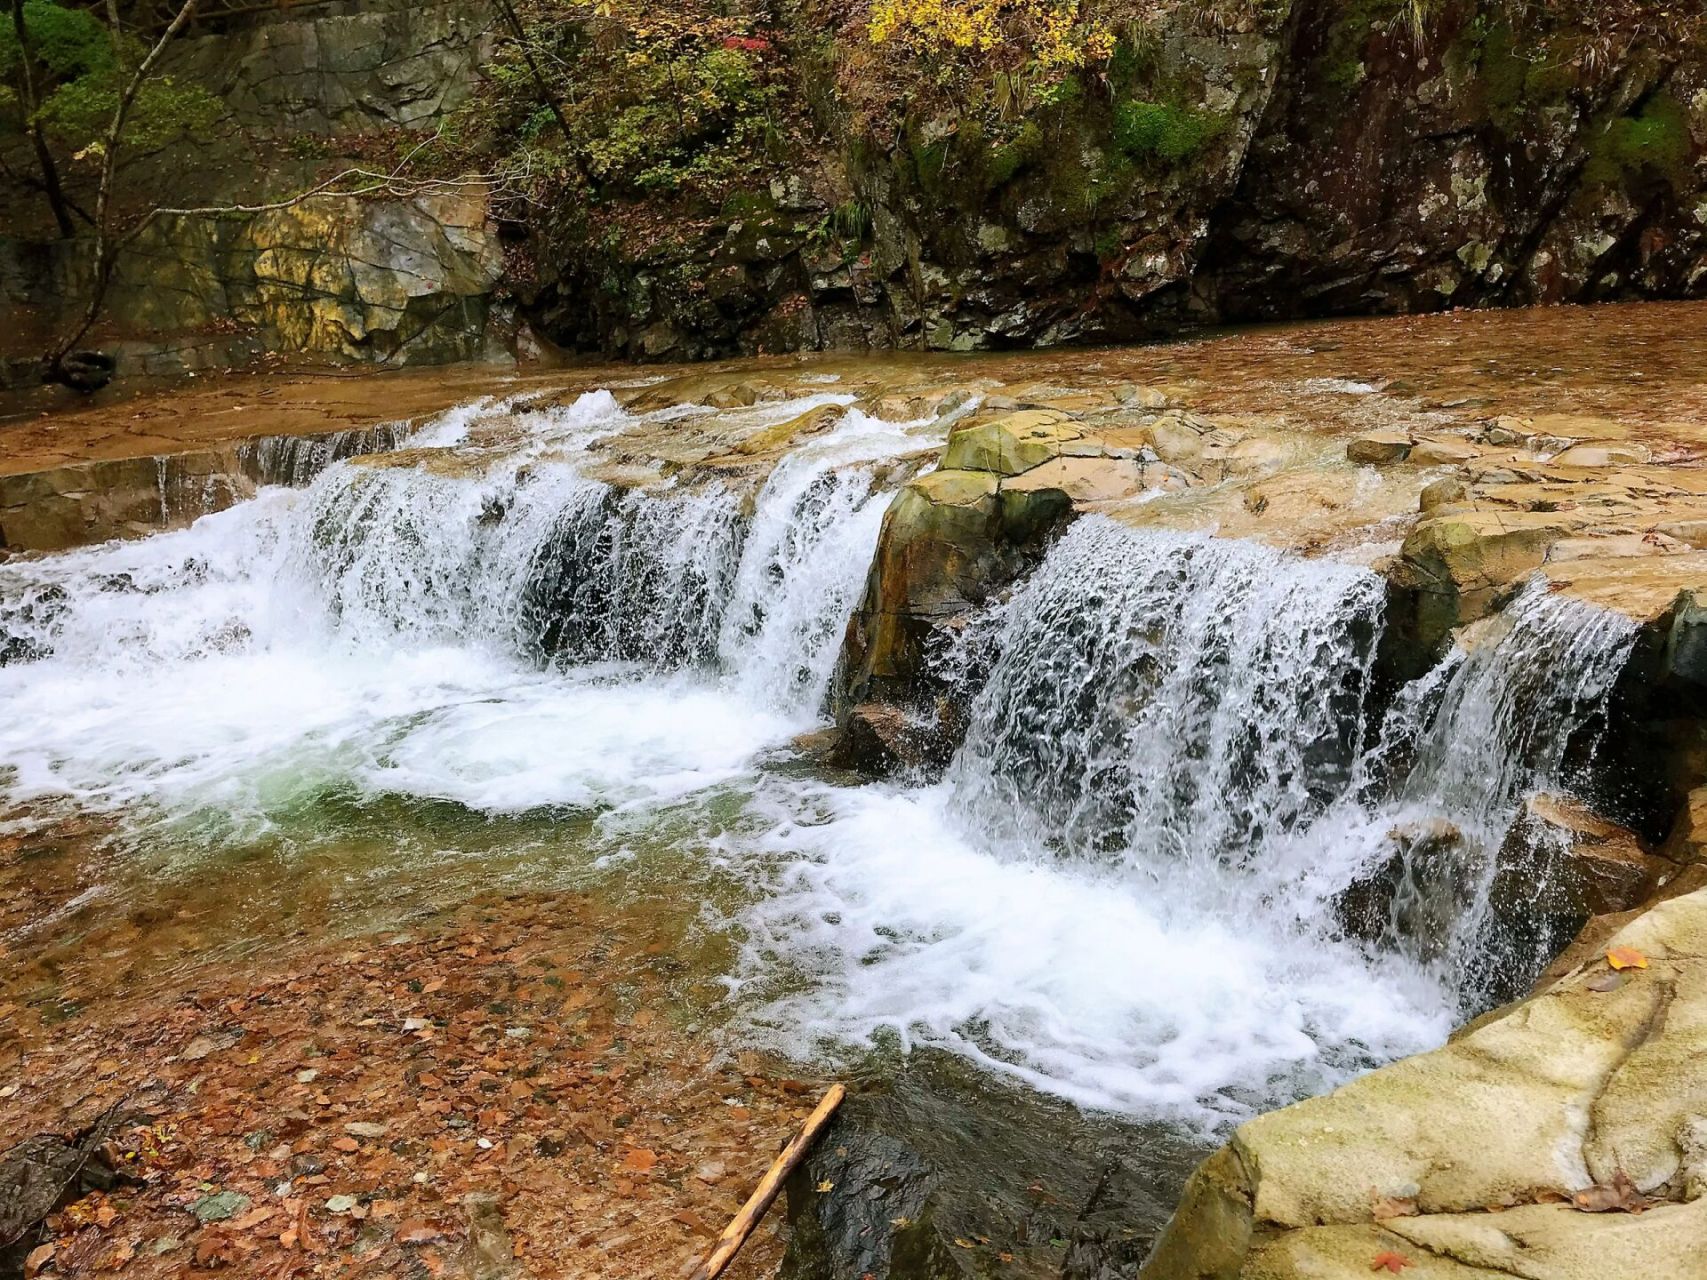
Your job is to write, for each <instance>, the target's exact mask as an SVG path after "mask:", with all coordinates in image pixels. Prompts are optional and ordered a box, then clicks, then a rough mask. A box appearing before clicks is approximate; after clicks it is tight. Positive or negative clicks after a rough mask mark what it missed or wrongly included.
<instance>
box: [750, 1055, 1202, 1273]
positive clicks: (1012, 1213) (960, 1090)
mask: <svg viewBox="0 0 1707 1280" xmlns="http://www.w3.org/2000/svg"><path fill="white" fill-rule="evenodd" d="M1201 1151H1202V1146H1201V1145H1200V1144H1198V1143H1196V1142H1195V1141H1194V1140H1193V1139H1191V1138H1189V1137H1187V1136H1182V1135H1181V1134H1180V1133H1178V1132H1170V1131H1169V1130H1168V1129H1167V1128H1164V1127H1162V1126H1145V1127H1140V1126H1136V1125H1132V1124H1127V1123H1122V1122H1119V1121H1115V1120H1109V1119H1099V1118H1095V1117H1089V1116H1086V1115H1084V1114H1082V1113H1080V1112H1079V1111H1078V1110H1077V1109H1075V1108H1074V1107H1072V1106H1070V1105H1068V1104H1066V1103H1063V1102H1060V1101H1056V1100H1052V1099H1048V1098H1040V1097H1038V1096H1037V1095H1035V1094H1031V1093H1030V1092H1029V1091H1027V1090H1024V1089H1021V1088H1019V1087H1017V1086H1015V1085H1013V1084H1010V1083H1008V1082H1006V1081H1002V1080H1000V1079H993V1078H990V1077H988V1076H984V1075H981V1074H980V1073H977V1072H976V1071H974V1070H972V1069H970V1068H968V1067H967V1066H966V1065H964V1064H962V1063H960V1062H958V1061H956V1060H954V1059H950V1058H948V1057H946V1056H945V1055H942V1054H938V1053H935V1052H932V1051H928V1050H926V1051H919V1052H915V1053H914V1054H913V1055H912V1056H911V1057H910V1059H909V1061H908V1063H907V1065H906V1066H905V1068H904V1069H903V1070H902V1071H901V1073H900V1074H899V1075H898V1076H897V1077H896V1078H895V1079H894V1080H893V1081H892V1082H891V1083H888V1084H885V1085H883V1086H881V1087H878V1088H874V1089H872V1090H870V1091H867V1092H856V1093H854V1094H852V1095H851V1096H850V1097H849V1098H848V1099H847V1101H846V1102H844V1103H843V1104H842V1108H841V1111H840V1112H839V1113H838V1115H837V1118H836V1120H835V1122H834V1124H833V1125H832V1126H831V1127H830V1129H829V1130H828V1131H827V1132H826V1133H825V1134H824V1136H823V1138H822V1139H820V1141H819V1142H818V1144H817V1145H816V1146H815V1147H814V1148H813V1151H812V1154H811V1155H810V1156H809V1157H808V1159H807V1160H806V1162H805V1163H804V1164H803V1165H802V1166H801V1167H800V1169H799V1170H798V1171H796V1173H795V1175H794V1176H793V1177H792V1178H791V1179H790V1181H789V1183H788V1218H789V1225H790V1239H789V1246H788V1254H787V1256H786V1258H785V1259H784V1263H783V1270H782V1274H783V1276H785V1277H787V1280H843V1278H844V1277H848V1278H851V1280H859V1278H860V1277H863V1276H870V1277H872V1278H873V1280H960V1278H961V1277H990V1278H991V1280H995V1278H996V1277H1019V1278H1022V1280H1030V1278H1036V1280H1043V1278H1044V1277H1048V1278H1049V1280H1063V1278H1064V1280H1102V1278H1103V1277H1114V1276H1119V1275H1130V1274H1131V1273H1132V1270H1133V1269H1134V1268H1135V1267H1136V1266H1137V1264H1138V1262H1139V1260H1140V1259H1141V1258H1142V1257H1143V1255H1144V1253H1145V1251H1146V1250H1147V1249H1148V1248H1149V1246H1150V1242H1151V1241H1152V1240H1153V1239H1154V1237H1155V1232H1156V1230H1157V1229H1158V1227H1159V1225H1160V1223H1161V1220H1162V1219H1163V1218H1164V1217H1165V1216H1166V1213H1167V1206H1168V1204H1169V1203H1171V1200H1172V1195H1173V1192H1174V1189H1175V1188H1176V1187H1177V1186H1178V1185H1179V1183H1180V1182H1181V1181H1182V1180H1183V1179H1184V1177H1185V1174H1186V1172H1187V1170H1188V1167H1189V1164H1190V1162H1191V1160H1192V1159H1194V1158H1195V1156H1196V1155H1197V1154H1200V1153H1201Z"/></svg>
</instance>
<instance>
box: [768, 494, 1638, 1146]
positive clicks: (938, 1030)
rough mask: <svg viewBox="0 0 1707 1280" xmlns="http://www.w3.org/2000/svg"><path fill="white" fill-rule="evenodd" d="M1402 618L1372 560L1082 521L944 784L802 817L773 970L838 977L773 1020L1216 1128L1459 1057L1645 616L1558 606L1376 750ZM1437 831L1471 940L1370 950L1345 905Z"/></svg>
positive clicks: (822, 797)
mask: <svg viewBox="0 0 1707 1280" xmlns="http://www.w3.org/2000/svg"><path fill="white" fill-rule="evenodd" d="M1381 608H1382V588H1381V583H1380V580H1379V579H1378V578H1377V577H1376V576H1375V575H1374V574H1372V573H1370V572H1368V571H1366V570H1363V569H1359V568H1355V567H1351V566H1345V565H1339V564H1334V563H1330V562H1324V561H1312V560H1306V559H1302V558H1299V557H1296V556H1291V555H1287V554H1283V553H1281V552H1277V551H1274V550H1271V549H1269V548H1267V547H1263V546H1259V545H1256V544H1251V543H1240V542H1232V541H1218V540H1215V539H1212V538H1208V537H1202V536H1189V535H1179V534H1173V533H1163V532H1148V531H1147V532H1140V531H1135V530H1132V529H1129V528H1126V527H1123V526H1121V525H1119V524H1117V523H1115V522H1113V521H1111V520H1107V519H1103V518H1099V517H1086V518H1084V519H1081V520H1080V521H1079V522H1078V523H1077V524H1075V525H1074V526H1073V528H1072V529H1071V530H1070V531H1069V533H1068V534H1067V535H1066V536H1065V537H1064V538H1063V539H1062V540H1061V541H1060V543H1059V544H1058V545H1057V546H1056V547H1055V548H1054V549H1053V550H1052V551H1051V553H1050V554H1049V556H1048V558H1047V559H1046V561H1045V563H1044V564H1043V566H1042V567H1041V568H1040V569H1039V570H1038V571H1037V573H1036V574H1035V575H1034V576H1033V578H1032V579H1031V580H1030V581H1029V582H1028V583H1027V584H1026V585H1025V586H1024V587H1023V588H1022V589H1020V590H1019V591H1018V592H1016V593H1015V595H1014V597H1013V598H1012V599H1011V601H1009V602H1008V603H1007V604H1006V605H1004V606H1002V607H1001V608H1000V611H999V614H998V615H997V616H996V617H995V618H994V620H993V629H994V638H993V641H990V643H993V646H994V649H995V655H996V656H995V658H994V663H993V666H992V667H991V669H990V673H989V677H988V680H987V682H986V683H985V684H984V686H983V687H982V689H981V691H980V692H979V693H978V694H977V696H976V698H975V699H974V701H973V704H972V711H971V720H972V723H971V726H970V729H969V732H968V735H967V739H966V742H965V744H964V746H963V747H962V749H961V751H960V753H959V754H958V756H957V757H956V759H955V761H954V762H953V764H952V765H951V767H950V769H949V771H948V773H947V776H946V777H945V779H944V781H943V782H942V783H941V784H939V785H938V786H936V787H933V788H928V789H915V790H911V791H909V790H904V789H900V788H890V787H883V788H869V789H867V790H865V791H863V792H857V793H855V792H846V791H841V790H837V789H834V788H823V789H821V790H819V791H818V792H817V793H815V794H814V795H812V796H811V797H810V798H809V799H807V800H804V801H803V800H802V799H801V798H800V797H798V796H792V797H777V800H776V807H775V810H774V817H775V821H776V829H775V831H774V833H773V835H772V837H771V838H772V841H773V844H774V847H775V848H777V849H778V851H779V852H780V851H781V850H784V849H787V848H791V847H803V848H804V849H805V850H807V851H808V853H809V854H810V856H809V858H808V859H807V860H805V861H801V862H797V863H793V864H791V865H790V866H789V868H788V871H787V872H786V874H785V875H783V876H782V877H781V878H780V880H779V882H778V884H777V887H776V892H775V894H774V895H773V896H771V897H769V898H767V899H766V900H764V901H763V902H761V903H760V904H759V905H758V906H757V907H756V908H755V909H754V910H753V912H752V916H751V919H750V921H749V924H750V926H751V930H752V935H751V940H750V942H749V945H748V949H747V957H746V966H745V972H746V973H747V974H748V975H750V977H751V979H752V980H753V981H754V982H756V983H758V984H760V985H761V987H763V986H764V985H765V975H766V973H767V972H768V971H769V970H770V969H771V967H772V966H774V965H776V964H777V962H778V961H779V960H783V961H787V960H788V959H790V958H792V959H793V960H794V961H795V962H796V964H797V965H798V966H799V967H800V968H803V969H804V970H805V971H806V973H807V974H808V975H809V977H810V985H809V986H808V987H807V988H806V989H805V990H804V991H802V990H800V989H798V986H796V987H793V988H790V989H788V990H786V991H785V993H783V994H780V995H775V996H773V999H772V1001H771V1003H770V1004H769V1005H767V1006H766V1007H765V1009H764V1011H763V1013H762V1014H761V1015H760V1022H761V1024H762V1025H763V1027H764V1028H766V1029H767V1030H768V1031H769V1032H770V1033H771V1034H772V1035H774V1036H776V1037H777V1038H779V1039H780V1040H781V1041H782V1042H783V1043H785V1044H787V1045H789V1046H790V1047H791V1048H792V1049H793V1050H794V1051H796V1052H811V1051H814V1050H817V1051H822V1049H823V1047H824V1046H825V1045H826V1044H836V1043H839V1044H855V1045H858V1044H868V1043H873V1042H881V1041H882V1040H883V1039H884V1037H885V1036H893V1037H895V1038H896V1039H897V1041H898V1042H899V1043H901V1044H903V1045H906V1044H913V1043H929V1044H937V1045H941V1046H944V1047H947V1048H950V1049H953V1050H955V1051H957V1052H960V1053H963V1054H966V1055H968V1056H970V1057H972V1058H974V1059H976V1060H979V1061H981V1062H984V1063H985V1064H987V1065H989V1066H990V1067H992V1068H994V1069H997V1070H1000V1071H1003V1072H1007V1073H1010V1074H1013V1075H1016V1076H1019V1077H1021V1078H1023V1079H1025V1080H1027V1081H1029V1082H1031V1083H1033V1084H1035V1085H1037V1086H1039V1087H1043V1088H1046V1089H1051V1090H1054V1091H1057V1092H1061V1093H1063V1094H1066V1095H1067V1096H1069V1097H1073V1098H1076V1099H1078V1100H1080V1101H1082V1102H1085V1103H1087V1104H1090V1105H1094V1106H1104V1107H1115V1108H1118V1109H1123V1110H1138V1111H1143V1112H1148V1113H1152V1114H1154V1113H1162V1114H1171V1115H1173V1116H1175V1117H1177V1118H1179V1119H1181V1120H1183V1121H1185V1122H1187V1123H1191V1124H1199V1125H1205V1126H1210V1127H1213V1126H1216V1125H1218V1124H1220V1123H1222V1122H1223V1121H1225V1120H1227V1119H1229V1118H1238V1117H1240V1116H1243V1115H1245V1114H1248V1112H1249V1110H1250V1109H1251V1108H1252V1107H1253V1106H1261V1105H1269V1104H1272V1103H1273V1102H1275V1101H1277V1100H1281V1099H1284V1098H1287V1097H1294V1096H1298V1095H1299V1094H1301V1093H1305V1092H1312V1091H1318V1090H1320V1089H1322V1088H1325V1087H1328V1086H1330V1085H1331V1084H1333V1083H1334V1082H1336V1081H1337V1080H1339V1079H1342V1078H1344V1077H1345V1076H1346V1075H1347V1074H1349V1073H1352V1072H1355V1071H1358V1070H1361V1069H1364V1068H1366V1067H1367V1066H1369V1065H1371V1064H1372V1063H1373V1062H1376V1061H1380V1060H1385V1059H1387V1058H1389V1057H1392V1056H1395V1055H1397V1054H1400V1053H1404V1052H1409V1051H1414V1050H1416V1049H1420V1048H1422V1047H1425V1046H1426V1045H1428V1044H1429V1043H1432V1042H1437V1041H1438V1039H1439V1037H1440V1036H1441V1035H1442V1034H1443V1033H1444V1031H1445V1029H1446V1027H1447V1026H1448V1025H1450V1023H1451V1021H1453V1020H1454V1018H1455V1016H1456V1014H1457V1013H1458V1012H1459V1010H1460V1009H1461V1007H1463V1006H1464V1005H1474V1004H1475V1003H1476V1002H1477V1001H1478V1000H1479V999H1480V998H1481V996H1482V994H1483V982H1482V978H1481V976H1480V975H1478V974H1477V973H1476V972H1474V971H1473V970H1472V969H1471V968H1470V967H1469V966H1468V965H1467V964H1466V961H1467V958H1468V957H1469V956H1470V955H1471V954H1473V953H1475V952H1476V950H1477V948H1478V947H1480V948H1481V949H1482V950H1483V951H1485V950H1486V949H1487V947H1488V945H1489V942H1488V936H1487V935H1488V932H1489V930H1488V910H1489V908H1488V888H1489V885H1490V884H1491V882H1492V878H1493V868H1494V857H1495V854H1496V853H1497V851H1498V849H1499V847H1500V842H1501V840H1502V838H1503V836H1504V834H1505V831H1506V829H1507V828H1508V827H1509V826H1510V824H1511V822H1512V820H1513V818H1514V817H1515V814H1516V811H1517V807H1518V805H1519V803H1520V802H1521V800H1522V798H1523V796H1524V795H1525V794H1526V793H1528V792H1529V791H1531V790H1534V789H1535V788H1537V787H1543V786H1551V785H1556V784H1558V783H1559V782H1560V781H1561V779H1560V778H1559V776H1558V771H1559V766H1560V763H1561V761H1562V759H1563V757H1564V749H1565V748H1564V744H1565V743H1566V741H1568V740H1569V739H1571V738H1572V737H1573V735H1574V734H1577V733H1578V732H1579V731H1580V730H1583V729H1585V728H1586V727H1590V726H1591V722H1592V721H1593V719H1594V716H1595V713H1596V710H1597V708H1598V706H1599V704H1600V701H1601V700H1602V699H1603V698H1604V697H1605V695H1606V693H1607V691H1608V690H1609V687H1610V684H1611V682H1612V680H1613V679H1614V678H1615V676H1616V674H1617V672H1618V670H1619V668H1620V666H1621V665H1622V662H1623V659H1624V657H1625V655H1626V653H1627V651H1628V647H1629V644H1630V640H1631V637H1632V635H1633V628H1632V627H1631V626H1630V624H1628V623H1625V622H1622V621H1620V620H1618V619H1615V618H1612V617H1611V616H1609V615H1606V614H1604V613H1602V612H1601V611H1599V610H1595V609H1592V608H1589V607H1588V606H1584V605H1576V604H1570V603H1568V602H1565V601H1561V600H1558V599H1556V598H1554V597H1551V596H1549V595H1548V594H1547V593H1546V592H1545V591H1544V590H1541V589H1540V588H1533V589H1531V590H1530V591H1528V592H1526V593H1525V595H1524V596H1523V597H1522V598H1521V599H1520V601H1519V602H1518V603H1517V604H1516V605H1515V606H1514V608H1513V610H1512V613H1511V616H1510V620H1509V633H1508V634H1506V635H1505V636H1504V637H1503V638H1501V639H1500V640H1499V641H1498V642H1497V643H1494V642H1490V643H1488V644H1487V645H1485V646H1484V647H1482V648H1480V649H1478V650H1477V651H1476V652H1475V653H1473V654H1471V655H1470V656H1469V657H1468V658H1467V659H1457V658H1455V659H1452V660H1449V661H1448V663H1446V664H1444V665H1443V667H1442V668H1441V670H1440V671H1439V672H1438V673H1435V674H1432V675H1431V676H1429V677H1426V678H1425V679H1424V680H1422V681H1420V682H1419V683H1418V685H1417V686H1416V687H1415V688H1414V689H1413V690H1410V691H1407V693H1406V695H1404V696H1402V697H1401V698H1400V699H1399V700H1398V702H1396V703H1395V705H1394V706H1393V707H1392V708H1391V710H1390V711H1389V713H1388V715H1387V717H1386V724H1385V726H1384V730H1385V731H1384V732H1383V734H1381V735H1380V738H1379V740H1378V741H1376V742H1368V741H1366V736H1367V730H1368V728H1369V726H1370V723H1371V719H1372V712H1373V708H1372V706H1371V696H1372V679H1371V674H1372V671H1371V669H1372V665H1373V660H1374V654H1375V651H1376V646H1377V644H1378V641H1379V638H1380V620H1381ZM1407 745H1408V746H1409V748H1410V749H1411V750H1413V751H1414V752H1415V754H1416V765H1415V767H1414V768H1413V769H1411V771H1410V772H1409V775H1408V776H1407V777H1403V778H1402V779H1400V780H1399V781H1398V782H1397V783H1396V784H1395V783H1394V781H1393V780H1392V779H1389V778H1383V777H1382V775H1381V762H1382V761H1383V760H1386V759H1390V758H1392V757H1394V756H1396V755H1402V754H1404V753H1405V751H1404V749H1405V748H1406V746H1407ZM1425 817H1426V818H1427V819H1429V820H1431V821H1437V822H1441V821H1443V822H1447V823H1456V824H1458V826H1459V829H1460V830H1461V833H1462V837H1463V843H1462V856H1463V857H1464V859H1465V860H1466V861H1467V862H1468V863H1469V864H1471V865H1473V866H1474V867H1475V868H1476V876H1475V878H1474V880H1473V882H1472V883H1469V884H1465V883H1464V882H1463V881H1458V882H1455V884H1456V886H1457V888H1459V889H1461V890H1464V891H1465V892H1463V894H1462V897H1461V898H1460V899H1459V900H1457V901H1455V902H1454V903H1453V904H1452V907H1451V910H1450V911H1449V912H1448V913H1447V915H1446V916H1445V917H1444V918H1443V920H1442V921H1441V922H1440V923H1442V924H1443V926H1444V927H1445V929H1446V931H1447V932H1448V933H1449V934H1450V935H1451V937H1452V938H1453V939H1454V941H1452V942H1451V943H1450V944H1449V945H1447V946H1446V948H1445V949H1444V953H1443V952H1442V951H1441V950H1440V949H1439V940H1438V939H1437V938H1428V939H1418V938H1417V937H1415V936H1414V935H1412V934H1410V933H1408V932H1407V931H1405V930H1404V929H1403V928H1402V927H1400V926H1402V925H1403V923H1404V922H1403V921H1402V920H1401V919H1400V918H1399V915H1398V914H1397V913H1396V914H1395V918H1394V920H1393V925H1394V928H1393V929H1391V930H1390V931H1388V932H1387V933H1386V934H1385V936H1377V937H1374V938H1362V937H1355V936H1348V935H1347V933H1346V931H1345V929H1344V927H1343V920H1342V913H1341V900H1342V897H1343V895H1344V894H1345V893H1346V892H1347V891H1348V890H1349V889H1351V888H1352V887H1353V886H1356V885H1358V884H1359V883H1361V882H1363V881H1365V880H1366V879H1367V878H1368V877H1369V876H1371V875H1372V874H1374V873H1375V872H1377V871H1378V870H1379V869H1381V868H1382V866H1383V864H1384V862H1385V861H1387V860H1389V859H1391V858H1392V857H1393V856H1394V851H1395V842H1394V839H1393V833H1394V832H1395V831H1396V830H1401V829H1403V828H1404V827H1405V826H1406V825H1407V824H1410V823H1415V822H1417V821H1420V820H1422V819H1424V818H1425ZM1539 958H1544V957H1528V958H1525V959H1523V960H1522V961H1521V963H1525V964H1529V965H1530V966H1531V969H1530V972H1532V971H1533V965H1534V963H1535V961H1536V960H1537V959H1539ZM799 981H800V978H799V975H798V973H796V974H795V975H793V976H792V977H790V978H788V979H786V980H785V984H784V985H785V986H786V985H787V983H795V984H798V983H799Z"/></svg>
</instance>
